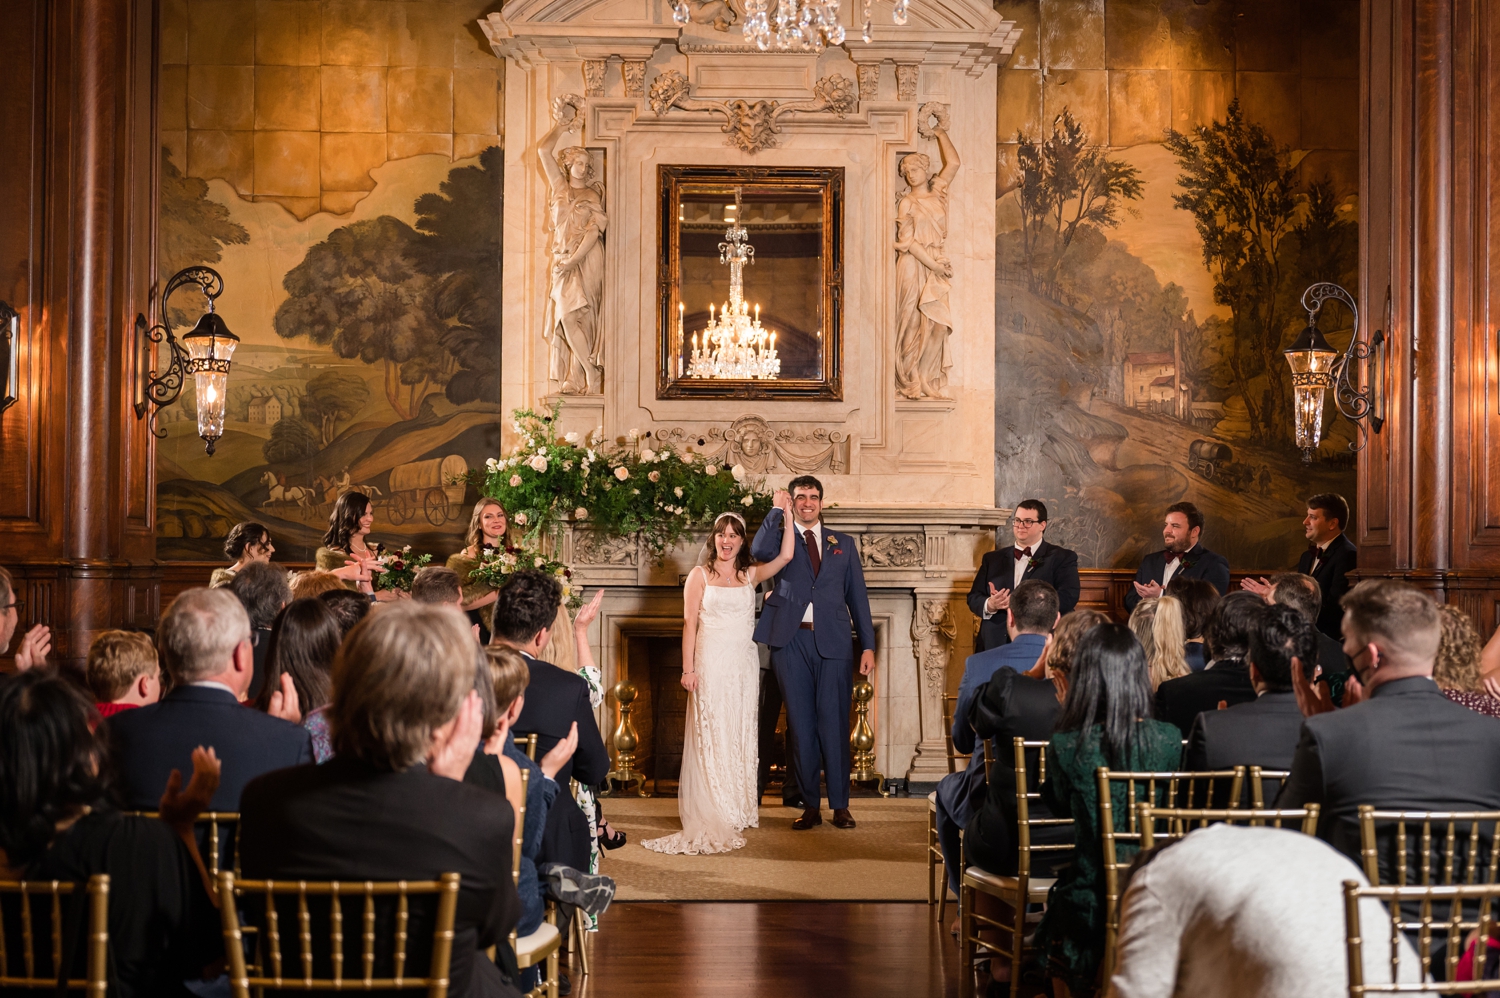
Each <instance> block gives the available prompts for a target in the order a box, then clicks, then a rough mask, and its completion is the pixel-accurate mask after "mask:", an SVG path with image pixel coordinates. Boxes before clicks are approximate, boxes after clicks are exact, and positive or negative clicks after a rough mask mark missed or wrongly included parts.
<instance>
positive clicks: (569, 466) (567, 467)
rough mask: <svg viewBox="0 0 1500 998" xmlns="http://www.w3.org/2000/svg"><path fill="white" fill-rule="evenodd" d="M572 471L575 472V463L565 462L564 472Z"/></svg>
mask: <svg viewBox="0 0 1500 998" xmlns="http://www.w3.org/2000/svg"><path fill="white" fill-rule="evenodd" d="M572 470H573V462H572V461H564V462H563V471H572Z"/></svg>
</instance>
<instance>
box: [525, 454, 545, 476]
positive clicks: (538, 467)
mask: <svg viewBox="0 0 1500 998" xmlns="http://www.w3.org/2000/svg"><path fill="white" fill-rule="evenodd" d="M526 463H527V464H528V465H529V466H530V467H531V470H532V471H534V472H536V473H537V474H539V475H540V474H542V473H543V472H545V471H546V470H547V455H546V454H538V455H536V456H535V457H533V458H532V459H531V460H530V461H527V462H526Z"/></svg>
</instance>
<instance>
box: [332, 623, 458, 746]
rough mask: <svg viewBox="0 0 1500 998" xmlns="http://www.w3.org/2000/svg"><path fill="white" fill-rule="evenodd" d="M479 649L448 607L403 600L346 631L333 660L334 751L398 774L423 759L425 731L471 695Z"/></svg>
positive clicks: (447, 718)
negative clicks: (347, 632)
mask: <svg viewBox="0 0 1500 998" xmlns="http://www.w3.org/2000/svg"><path fill="white" fill-rule="evenodd" d="M478 660H479V646H478V645H477V644H475V642H474V635H473V634H472V633H471V632H470V630H469V620H468V618H467V617H465V616H464V615H463V614H462V613H460V612H459V611H458V610H457V609H455V608H454V607H451V606H433V605H431V604H426V603H413V602H411V601H402V602H400V603H392V604H390V605H388V606H386V607H384V608H383V609H382V610H381V612H380V613H372V614H371V615H370V616H368V617H366V618H365V619H364V620H362V621H360V622H359V623H358V624H356V625H354V629H353V630H351V631H350V632H349V636H348V637H346V638H345V639H344V644H343V646H342V647H341V648H340V649H339V653H338V657H337V658H335V659H334V662H333V703H332V706H331V707H329V709H328V712H329V715H330V716H329V720H330V721H331V722H332V727H333V744H334V750H335V752H336V753H337V754H338V755H352V756H354V757H355V758H357V759H360V760H362V761H364V762H366V763H368V764H370V765H372V766H375V767H376V768H378V769H385V770H395V771H400V770H404V769H408V768H410V767H411V766H413V765H415V764H416V763H419V762H421V761H422V760H423V759H425V758H426V757H427V750H428V747H429V745H430V743H431V741H432V732H433V731H434V730H435V729H437V728H439V727H442V726H443V725H444V724H446V723H448V722H449V721H451V720H452V719H453V718H454V717H455V716H456V715H457V714H458V710H459V707H461V706H462V705H463V702H464V698H465V697H466V696H468V694H469V691H470V690H472V689H474V679H475V675H474V673H475V669H476V667H477V665H478Z"/></svg>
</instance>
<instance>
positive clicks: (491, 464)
mask: <svg viewBox="0 0 1500 998" xmlns="http://www.w3.org/2000/svg"><path fill="white" fill-rule="evenodd" d="M484 466H485V467H486V468H487V469H489V470H490V471H494V470H495V469H496V468H498V467H500V462H499V461H496V460H495V459H494V458H489V459H487V460H486V461H485V462H484Z"/></svg>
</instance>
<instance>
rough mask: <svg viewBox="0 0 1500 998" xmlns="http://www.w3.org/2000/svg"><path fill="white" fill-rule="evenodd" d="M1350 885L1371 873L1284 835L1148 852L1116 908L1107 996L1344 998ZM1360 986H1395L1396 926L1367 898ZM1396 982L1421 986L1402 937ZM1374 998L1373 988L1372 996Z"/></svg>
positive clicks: (1199, 836)
mask: <svg viewBox="0 0 1500 998" xmlns="http://www.w3.org/2000/svg"><path fill="white" fill-rule="evenodd" d="M1346 880H1354V881H1357V882H1358V883H1359V884H1360V885H1361V886H1367V885H1368V884H1369V881H1368V880H1366V879H1365V875H1364V872H1363V871H1362V870H1360V868H1359V867H1357V866H1356V865H1354V864H1353V863H1351V862H1349V860H1347V859H1346V858H1344V857H1343V856H1340V855H1339V854H1338V853H1337V852H1335V851H1334V850H1333V849H1330V848H1329V847H1328V846H1327V845H1326V844H1325V843H1322V842H1319V841H1318V840H1317V839H1315V838H1313V837H1312V836H1310V835H1303V834H1302V833H1301V832H1296V831H1292V830H1290V829H1284V828H1244V827H1240V826H1234V825H1210V826H1209V827H1207V828H1202V829H1199V830H1197V831H1195V832H1192V833H1190V834H1188V835H1187V836H1185V837H1183V838H1181V839H1177V840H1174V841H1170V842H1168V843H1166V844H1165V845H1162V846H1159V847H1157V848H1155V849H1151V850H1149V851H1147V852H1143V853H1141V854H1140V855H1139V856H1137V857H1136V860H1135V863H1134V864H1132V866H1131V869H1130V873H1129V875H1128V879H1127V881H1126V883H1127V884H1128V885H1129V886H1128V887H1126V888H1125V890H1124V893H1123V895H1122V896H1121V899H1120V916H1121V923H1120V936H1119V940H1118V949H1117V951H1116V960H1115V970H1114V974H1113V975H1112V976H1111V978H1110V982H1109V993H1110V995H1111V996H1112V998H1170V996H1172V995H1192V996H1193V998H1339V996H1342V995H1344V994H1346V993H1347V984H1348V979H1347V970H1346V968H1347V966H1348V964H1347V963H1346V961H1345V953H1346V950H1345V948H1344V903H1343V898H1344V888H1343V884H1344V881H1346ZM1360 919H1361V923H1362V925H1363V926H1365V929H1364V932H1365V939H1366V943H1365V947H1364V951H1363V959H1364V967H1365V982H1366V983H1367V984H1377V985H1378V984H1380V983H1385V982H1389V981H1390V979H1391V969H1390V967H1391V964H1390V954H1389V949H1388V948H1387V947H1386V946H1384V945H1382V944H1377V943H1376V942H1375V937H1376V936H1377V935H1378V932H1379V926H1381V925H1385V924H1389V922H1388V919H1389V916H1388V915H1387V914H1386V910H1385V908H1384V906H1382V905H1381V903H1380V902H1379V901H1376V900H1375V899H1374V898H1365V899H1363V900H1361V901H1360ZM1400 945H1401V956H1400V961H1399V964H1398V965H1399V967H1400V970H1401V972H1400V980H1401V981H1404V982H1407V983H1408V985H1410V984H1414V983H1416V982H1418V981H1420V980H1421V979H1422V975H1421V970H1420V965H1419V964H1418V962H1417V954H1416V951H1415V950H1413V949H1412V948H1411V945H1410V944H1409V943H1407V942H1406V940H1404V939H1403V940H1401V942H1400ZM1376 990H1378V988H1376Z"/></svg>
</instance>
